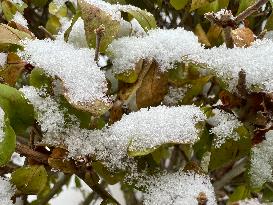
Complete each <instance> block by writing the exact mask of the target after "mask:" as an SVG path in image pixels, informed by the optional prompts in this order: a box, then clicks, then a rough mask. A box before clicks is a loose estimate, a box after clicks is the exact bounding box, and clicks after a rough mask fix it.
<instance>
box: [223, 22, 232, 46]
mask: <svg viewBox="0 0 273 205" xmlns="http://www.w3.org/2000/svg"><path fill="white" fill-rule="evenodd" d="M223 35H224V41H225V43H226V46H227V48H234V41H233V38H232V28H231V27H230V26H227V27H225V28H223Z"/></svg>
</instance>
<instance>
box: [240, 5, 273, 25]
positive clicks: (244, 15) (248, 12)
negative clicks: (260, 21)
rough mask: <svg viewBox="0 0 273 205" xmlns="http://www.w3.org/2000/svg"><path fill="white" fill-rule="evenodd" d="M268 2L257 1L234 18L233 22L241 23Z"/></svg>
mask: <svg viewBox="0 0 273 205" xmlns="http://www.w3.org/2000/svg"><path fill="white" fill-rule="evenodd" d="M267 2H268V0H259V1H257V2H256V3H255V4H253V5H251V6H250V7H248V8H247V9H246V10H244V11H243V12H241V13H240V14H239V15H238V16H236V18H235V22H236V23H237V24H239V23H240V22H241V21H243V20H245V19H246V18H247V17H248V16H250V15H251V14H253V13H254V12H255V11H257V10H258V9H259V8H261V7H262V6H263V5H264V4H266V3H267Z"/></svg>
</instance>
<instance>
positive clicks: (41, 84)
mask: <svg viewBox="0 0 273 205" xmlns="http://www.w3.org/2000/svg"><path fill="white" fill-rule="evenodd" d="M51 83H52V79H51V78H50V77H48V76H47V75H46V74H45V72H44V71H43V69H42V68H34V69H33V70H32V71H31V74H30V77H29V84H30V85H31V86H33V87H36V88H39V89H40V88H47V89H50V86H51Z"/></svg>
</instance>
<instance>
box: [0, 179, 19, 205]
mask: <svg viewBox="0 0 273 205" xmlns="http://www.w3.org/2000/svg"><path fill="white" fill-rule="evenodd" d="M14 194H15V188H14V187H13V185H12V184H11V183H10V182H9V180H7V179H5V178H3V177H0V204H1V205H11V204H13V202H12V200H11V197H12V196H13V195H14Z"/></svg>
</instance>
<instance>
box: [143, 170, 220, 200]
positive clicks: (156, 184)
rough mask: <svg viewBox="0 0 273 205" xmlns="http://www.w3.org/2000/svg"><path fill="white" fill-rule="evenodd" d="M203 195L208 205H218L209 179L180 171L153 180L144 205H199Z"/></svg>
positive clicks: (145, 195)
mask: <svg viewBox="0 0 273 205" xmlns="http://www.w3.org/2000/svg"><path fill="white" fill-rule="evenodd" d="M200 195H202V196H204V197H206V199H207V203H206V204H207V205H216V200H215V193H214V189H213V186H212V184H211V182H210V179H209V177H207V176H205V175H199V174H196V173H193V172H183V171H178V172H176V173H165V174H163V175H162V176H159V177H157V178H153V179H152V180H151V181H150V185H149V186H148V192H147V193H145V194H144V205H198V198H199V196H200Z"/></svg>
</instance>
